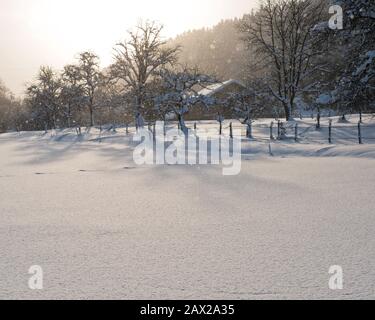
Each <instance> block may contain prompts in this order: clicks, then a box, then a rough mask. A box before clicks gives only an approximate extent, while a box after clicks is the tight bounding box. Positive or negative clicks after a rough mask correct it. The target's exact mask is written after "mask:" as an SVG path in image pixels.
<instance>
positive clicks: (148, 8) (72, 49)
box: [0, 0, 258, 96]
mask: <svg viewBox="0 0 375 320" xmlns="http://www.w3.org/2000/svg"><path fill="white" fill-rule="evenodd" d="M257 2H258V1H257V0H232V1H227V0H204V1H199V0H190V1H187V2H181V1H173V0H160V1H152V0H139V1H128V0H107V1H102V0H64V1H63V0H54V1H49V0H32V1H30V0H2V1H1V3H0V30H2V31H1V32H0V46H1V49H0V79H1V80H2V81H3V82H4V83H5V84H6V86H7V87H8V88H9V89H10V90H11V91H12V92H13V93H14V94H16V95H17V96H18V95H22V94H23V93H24V92H25V88H26V83H27V82H31V81H32V80H34V78H35V74H36V73H37V71H38V69H39V67H40V66H41V65H52V66H54V67H55V68H57V69H59V68H62V66H64V65H65V64H67V63H69V62H70V61H72V60H73V59H74V58H75V57H76V55H77V52H82V51H93V52H95V53H97V54H98V56H99V57H100V59H101V66H102V67H106V66H107V65H109V64H110V62H111V59H112V55H113V46H114V44H116V43H117V42H119V41H121V40H123V38H124V37H125V36H126V31H127V30H129V29H131V28H132V27H133V26H134V25H136V24H137V23H138V22H139V20H140V19H141V18H142V19H149V20H155V21H159V22H161V23H163V25H164V26H165V29H164V30H163V36H164V37H167V38H174V37H176V36H178V35H181V34H182V33H184V32H187V31H189V30H193V29H202V28H209V27H213V26H215V25H216V24H218V23H220V21H222V20H226V19H231V18H236V17H238V18H240V17H242V16H243V14H245V13H248V12H250V11H251V10H252V9H253V8H255V7H256V6H257ZM230 28H231V26H229V29H230ZM220 31H222V30H220ZM226 33H227V34H228V32H226ZM229 33H230V30H229ZM202 34H203V33H196V34H195V36H194V37H192V35H189V36H186V40H187V41H186V42H187V43H186V45H187V46H188V48H187V50H188V52H187V53H185V54H184V57H183V58H184V59H185V58H186V59H188V58H189V54H192V55H193V56H194V53H192V52H191V50H192V49H190V48H191V45H192V44H193V43H192V41H194V42H195V43H194V45H199V44H200V43H202V42H203V41H205V40H206V39H207V37H206V39H204V38H202V37H200V35H202ZM180 40H184V38H183V39H182V38H180ZM228 40H229V41H230V42H229V43H228V49H229V48H230V46H231V44H232V43H233V40H236V39H233V34H231V35H229V36H228ZM182 42H183V41H182ZM183 45H184V43H183ZM210 45H211V43H210ZM193 58H194V57H193ZM234 60H235V59H234ZM212 63H214V62H212Z"/></svg>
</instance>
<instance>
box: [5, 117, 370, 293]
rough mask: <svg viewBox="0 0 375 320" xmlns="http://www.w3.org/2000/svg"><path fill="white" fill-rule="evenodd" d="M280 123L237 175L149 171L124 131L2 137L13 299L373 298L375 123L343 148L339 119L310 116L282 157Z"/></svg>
mask: <svg viewBox="0 0 375 320" xmlns="http://www.w3.org/2000/svg"><path fill="white" fill-rule="evenodd" d="M270 121H271V120H263V121H259V122H257V123H256V124H255V126H254V138H255V139H254V140H253V141H244V144H243V151H244V155H243V158H242V160H243V161H242V171H241V174H240V175H238V176H223V175H222V170H221V168H220V167H218V166H143V167H137V166H135V165H134V163H133V162H132V148H133V146H134V145H133V144H132V143H131V136H126V134H125V129H118V130H117V132H116V133H114V132H103V133H102V134H100V133H99V131H98V130H97V129H91V131H90V132H89V133H85V134H84V135H83V136H82V137H80V138H78V137H77V136H76V135H75V133H74V132H73V131H69V130H64V131H58V132H49V133H47V134H44V133H43V132H33V133H30V132H28V133H27V132H23V133H20V134H18V133H7V134H2V135H0V299H5V298H10V299H21V298H25V299H41V298H50V299H89V298H95V299H284V298H285V299H308V298H314V299H330V298H332V299H374V298H375V237H374V234H375V210H374V209H375V196H374V183H375V161H374V159H375V139H372V138H375V128H373V127H371V125H374V124H375V121H374V120H373V119H372V118H371V117H366V119H365V125H364V127H365V126H368V127H365V128H364V129H363V130H364V136H366V138H368V139H364V142H365V144H363V145H359V144H358V142H357V141H356V134H357V132H356V130H355V126H356V123H357V119H356V118H355V117H353V118H351V119H350V121H351V124H346V125H345V124H340V125H338V124H337V123H336V122H334V126H337V128H335V129H334V141H333V142H334V144H333V145H329V144H328V141H327V128H326V124H327V119H323V120H322V125H323V129H322V130H321V131H320V132H316V131H315V130H313V129H312V128H311V127H312V126H313V125H314V121H313V120H303V121H300V122H299V125H300V130H301V132H302V133H303V136H301V140H300V142H299V143H295V142H294V141H293V140H291V141H283V142H272V144H271V149H272V153H273V156H270V154H269V141H268V137H269V129H268V125H269V122H270ZM227 125H228V123H226V125H225V127H227ZM199 126H207V127H209V126H216V127H217V123H215V122H212V123H211V124H210V123H199ZM225 130H227V129H225ZM275 131H276V129H275ZM32 265H40V266H41V267H42V268H43V271H44V290H41V291H31V290H30V289H29V288H28V279H29V277H30V276H29V275H28V269H29V267H30V266H32ZM332 265H340V266H342V268H343V270H344V290H342V291H331V290H330V289H329V288H328V280H329V277H330V275H329V274H328V269H329V267H330V266H332Z"/></svg>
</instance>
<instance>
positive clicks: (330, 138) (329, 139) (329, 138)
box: [328, 120, 332, 144]
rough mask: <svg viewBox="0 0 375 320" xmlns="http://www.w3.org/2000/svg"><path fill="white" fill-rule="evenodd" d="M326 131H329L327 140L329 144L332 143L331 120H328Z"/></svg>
mask: <svg viewBox="0 0 375 320" xmlns="http://www.w3.org/2000/svg"><path fill="white" fill-rule="evenodd" d="M328 133H329V137H328V142H329V144H331V143H332V120H329V128H328Z"/></svg>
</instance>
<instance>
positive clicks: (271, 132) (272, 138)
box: [270, 121, 275, 140]
mask: <svg viewBox="0 0 375 320" xmlns="http://www.w3.org/2000/svg"><path fill="white" fill-rule="evenodd" d="M270 139H271V140H274V139H275V137H274V136H273V121H272V122H271V125H270Z"/></svg>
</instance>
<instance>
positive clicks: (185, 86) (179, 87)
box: [155, 67, 217, 133]
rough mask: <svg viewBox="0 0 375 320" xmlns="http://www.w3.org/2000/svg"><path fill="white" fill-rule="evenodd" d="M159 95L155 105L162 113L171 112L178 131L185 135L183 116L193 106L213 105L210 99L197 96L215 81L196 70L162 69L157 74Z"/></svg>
mask: <svg viewBox="0 0 375 320" xmlns="http://www.w3.org/2000/svg"><path fill="white" fill-rule="evenodd" d="M159 77H160V81H161V84H160V87H161V94H160V95H159V96H158V97H157V98H156V99H155V105H156V107H157V108H158V109H161V110H163V113H164V114H166V113H169V112H173V113H174V114H175V115H176V117H177V119H178V122H179V124H180V129H181V130H182V131H183V132H184V133H187V127H186V125H185V121H184V115H185V114H186V113H188V112H189V111H190V110H191V108H192V107H193V106H195V105H198V104H200V105H203V106H205V107H209V106H210V105H212V104H213V103H214V100H213V99H212V98H210V97H207V96H204V95H201V94H199V91H200V89H202V87H206V86H208V85H210V84H213V83H217V81H216V80H215V79H214V78H212V77H210V76H208V75H205V74H202V73H200V72H199V71H198V69H197V68H193V69H191V68H188V67H179V68H178V69H177V70H170V69H163V70H161V71H160V72H159Z"/></svg>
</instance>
